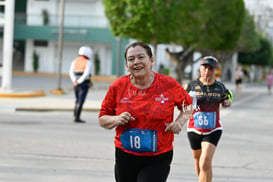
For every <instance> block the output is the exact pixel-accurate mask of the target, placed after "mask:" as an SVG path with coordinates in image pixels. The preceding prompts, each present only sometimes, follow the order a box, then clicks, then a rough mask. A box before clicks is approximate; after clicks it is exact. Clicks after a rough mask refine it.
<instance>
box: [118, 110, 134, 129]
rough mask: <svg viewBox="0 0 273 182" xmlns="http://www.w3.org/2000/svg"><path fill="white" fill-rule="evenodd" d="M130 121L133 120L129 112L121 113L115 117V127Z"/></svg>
mask: <svg viewBox="0 0 273 182" xmlns="http://www.w3.org/2000/svg"><path fill="white" fill-rule="evenodd" d="M130 120H132V121H134V120H135V118H134V117H133V116H132V115H131V114H130V113H129V112H123V113H121V114H120V115H118V116H116V117H115V119H114V122H115V125H116V126H118V125H125V124H126V123H128V122H129V121H130Z"/></svg>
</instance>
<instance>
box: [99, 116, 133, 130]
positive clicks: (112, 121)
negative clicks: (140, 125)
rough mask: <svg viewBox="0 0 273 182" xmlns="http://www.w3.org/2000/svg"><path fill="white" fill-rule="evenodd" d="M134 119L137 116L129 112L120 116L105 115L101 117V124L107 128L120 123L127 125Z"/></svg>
mask: <svg viewBox="0 0 273 182" xmlns="http://www.w3.org/2000/svg"><path fill="white" fill-rule="evenodd" d="M130 120H131V121H134V120H135V118H134V117H133V116H132V115H131V114H130V113H129V112H123V113H121V114H120V115H118V116H111V115H103V116H101V117H99V124H100V126H101V127H103V128H105V129H109V130H111V129H113V128H115V127H117V126H119V125H125V124H126V123H128V122H129V121H130Z"/></svg>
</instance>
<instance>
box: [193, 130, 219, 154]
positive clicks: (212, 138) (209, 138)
mask: <svg viewBox="0 0 273 182" xmlns="http://www.w3.org/2000/svg"><path fill="white" fill-rule="evenodd" d="M221 135H222V130H217V131H214V132H212V133H210V134H208V135H199V134H197V133H194V132H188V139H189V142H190V145H191V148H192V150H199V149H201V143H202V142H209V143H212V144H213V145H215V147H216V146H217V144H218V141H219V140H220V138H221Z"/></svg>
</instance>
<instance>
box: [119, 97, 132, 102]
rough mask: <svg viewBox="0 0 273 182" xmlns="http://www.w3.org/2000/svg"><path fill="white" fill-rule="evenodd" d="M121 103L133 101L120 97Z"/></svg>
mask: <svg viewBox="0 0 273 182" xmlns="http://www.w3.org/2000/svg"><path fill="white" fill-rule="evenodd" d="M120 103H131V101H130V99H128V98H126V97H123V98H122V99H120Z"/></svg>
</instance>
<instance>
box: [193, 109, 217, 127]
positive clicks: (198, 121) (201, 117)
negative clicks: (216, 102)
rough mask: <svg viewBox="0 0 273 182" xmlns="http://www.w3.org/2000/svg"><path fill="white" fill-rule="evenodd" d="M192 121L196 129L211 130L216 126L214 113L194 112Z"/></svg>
mask: <svg viewBox="0 0 273 182" xmlns="http://www.w3.org/2000/svg"><path fill="white" fill-rule="evenodd" d="M193 119H194V126H195V127H196V128H202V129H213V128H215V126H216V112H196V113H194V115H193Z"/></svg>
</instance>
